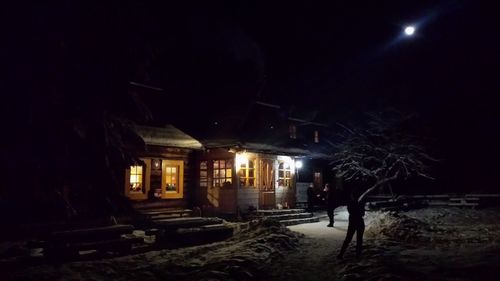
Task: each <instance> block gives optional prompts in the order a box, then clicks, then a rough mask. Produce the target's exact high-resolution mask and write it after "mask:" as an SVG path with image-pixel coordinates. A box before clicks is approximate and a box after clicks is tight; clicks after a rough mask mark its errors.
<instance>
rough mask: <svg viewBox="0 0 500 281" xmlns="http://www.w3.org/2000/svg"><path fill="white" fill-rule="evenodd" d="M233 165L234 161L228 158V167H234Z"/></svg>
mask: <svg viewBox="0 0 500 281" xmlns="http://www.w3.org/2000/svg"><path fill="white" fill-rule="evenodd" d="M232 167H233V162H232V161H230V160H228V161H227V162H226V168H232Z"/></svg>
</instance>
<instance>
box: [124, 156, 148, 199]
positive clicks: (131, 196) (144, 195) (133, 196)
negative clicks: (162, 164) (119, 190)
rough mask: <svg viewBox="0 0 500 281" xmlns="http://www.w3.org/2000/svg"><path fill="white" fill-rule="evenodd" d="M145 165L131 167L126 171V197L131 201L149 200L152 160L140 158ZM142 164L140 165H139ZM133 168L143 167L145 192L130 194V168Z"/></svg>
mask: <svg viewBox="0 0 500 281" xmlns="http://www.w3.org/2000/svg"><path fill="white" fill-rule="evenodd" d="M139 159H140V160H141V161H142V162H143V163H144V164H143V165H130V166H129V167H128V169H125V196H127V197H128V198H129V199H131V200H146V199H148V193H149V189H150V188H151V186H150V179H151V159H149V158H148V159H146V158H139ZM137 164H140V163H137ZM132 166H142V169H143V171H142V179H143V184H144V192H130V168H131V167H132Z"/></svg>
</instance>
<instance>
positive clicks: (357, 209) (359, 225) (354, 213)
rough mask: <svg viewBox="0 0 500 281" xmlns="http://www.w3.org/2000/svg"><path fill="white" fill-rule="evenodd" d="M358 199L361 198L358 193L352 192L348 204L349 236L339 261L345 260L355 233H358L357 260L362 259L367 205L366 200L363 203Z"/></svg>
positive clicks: (343, 245)
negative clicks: (345, 254)
mask: <svg viewBox="0 0 500 281" xmlns="http://www.w3.org/2000/svg"><path fill="white" fill-rule="evenodd" d="M358 197H359V196H357V193H356V192H354V191H353V192H351V196H350V198H349V202H348V203H347V212H348V213H349V225H348V226H347V234H346V237H345V240H344V243H343V244H342V248H341V249H340V253H339V255H338V256H337V259H343V258H344V253H345V251H346V250H347V247H348V246H349V243H351V240H352V237H353V236H354V233H356V258H360V257H361V251H362V247H363V233H364V232H365V221H364V219H363V217H364V215H365V204H364V200H363V201H362V202H358Z"/></svg>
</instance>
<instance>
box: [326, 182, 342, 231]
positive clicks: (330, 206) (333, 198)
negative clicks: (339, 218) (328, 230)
mask: <svg viewBox="0 0 500 281" xmlns="http://www.w3.org/2000/svg"><path fill="white" fill-rule="evenodd" d="M323 191H324V192H325V201H326V202H325V203H326V213H327V215H328V218H329V219H330V223H329V224H328V225H327V227H333V223H334V211H335V208H337V207H338V199H339V198H338V194H336V191H335V189H333V188H332V187H331V186H330V184H329V183H327V184H325V189H323Z"/></svg>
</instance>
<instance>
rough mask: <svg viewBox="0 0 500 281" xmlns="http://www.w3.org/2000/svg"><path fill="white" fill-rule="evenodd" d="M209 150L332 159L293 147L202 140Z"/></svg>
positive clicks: (325, 155)
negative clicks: (224, 149)
mask: <svg viewBox="0 0 500 281" xmlns="http://www.w3.org/2000/svg"><path fill="white" fill-rule="evenodd" d="M202 142H203V145H204V146H205V147H207V148H239V149H244V150H247V151H250V152H260V153H269V154H279V155H293V156H306V157H311V158H325V159H326V158H330V157H331V156H330V155H328V154H324V153H318V152H312V151H310V150H308V149H304V148H299V147H293V146H278V145H272V144H267V143H257V142H241V141H238V140H236V139H210V140H202Z"/></svg>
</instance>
